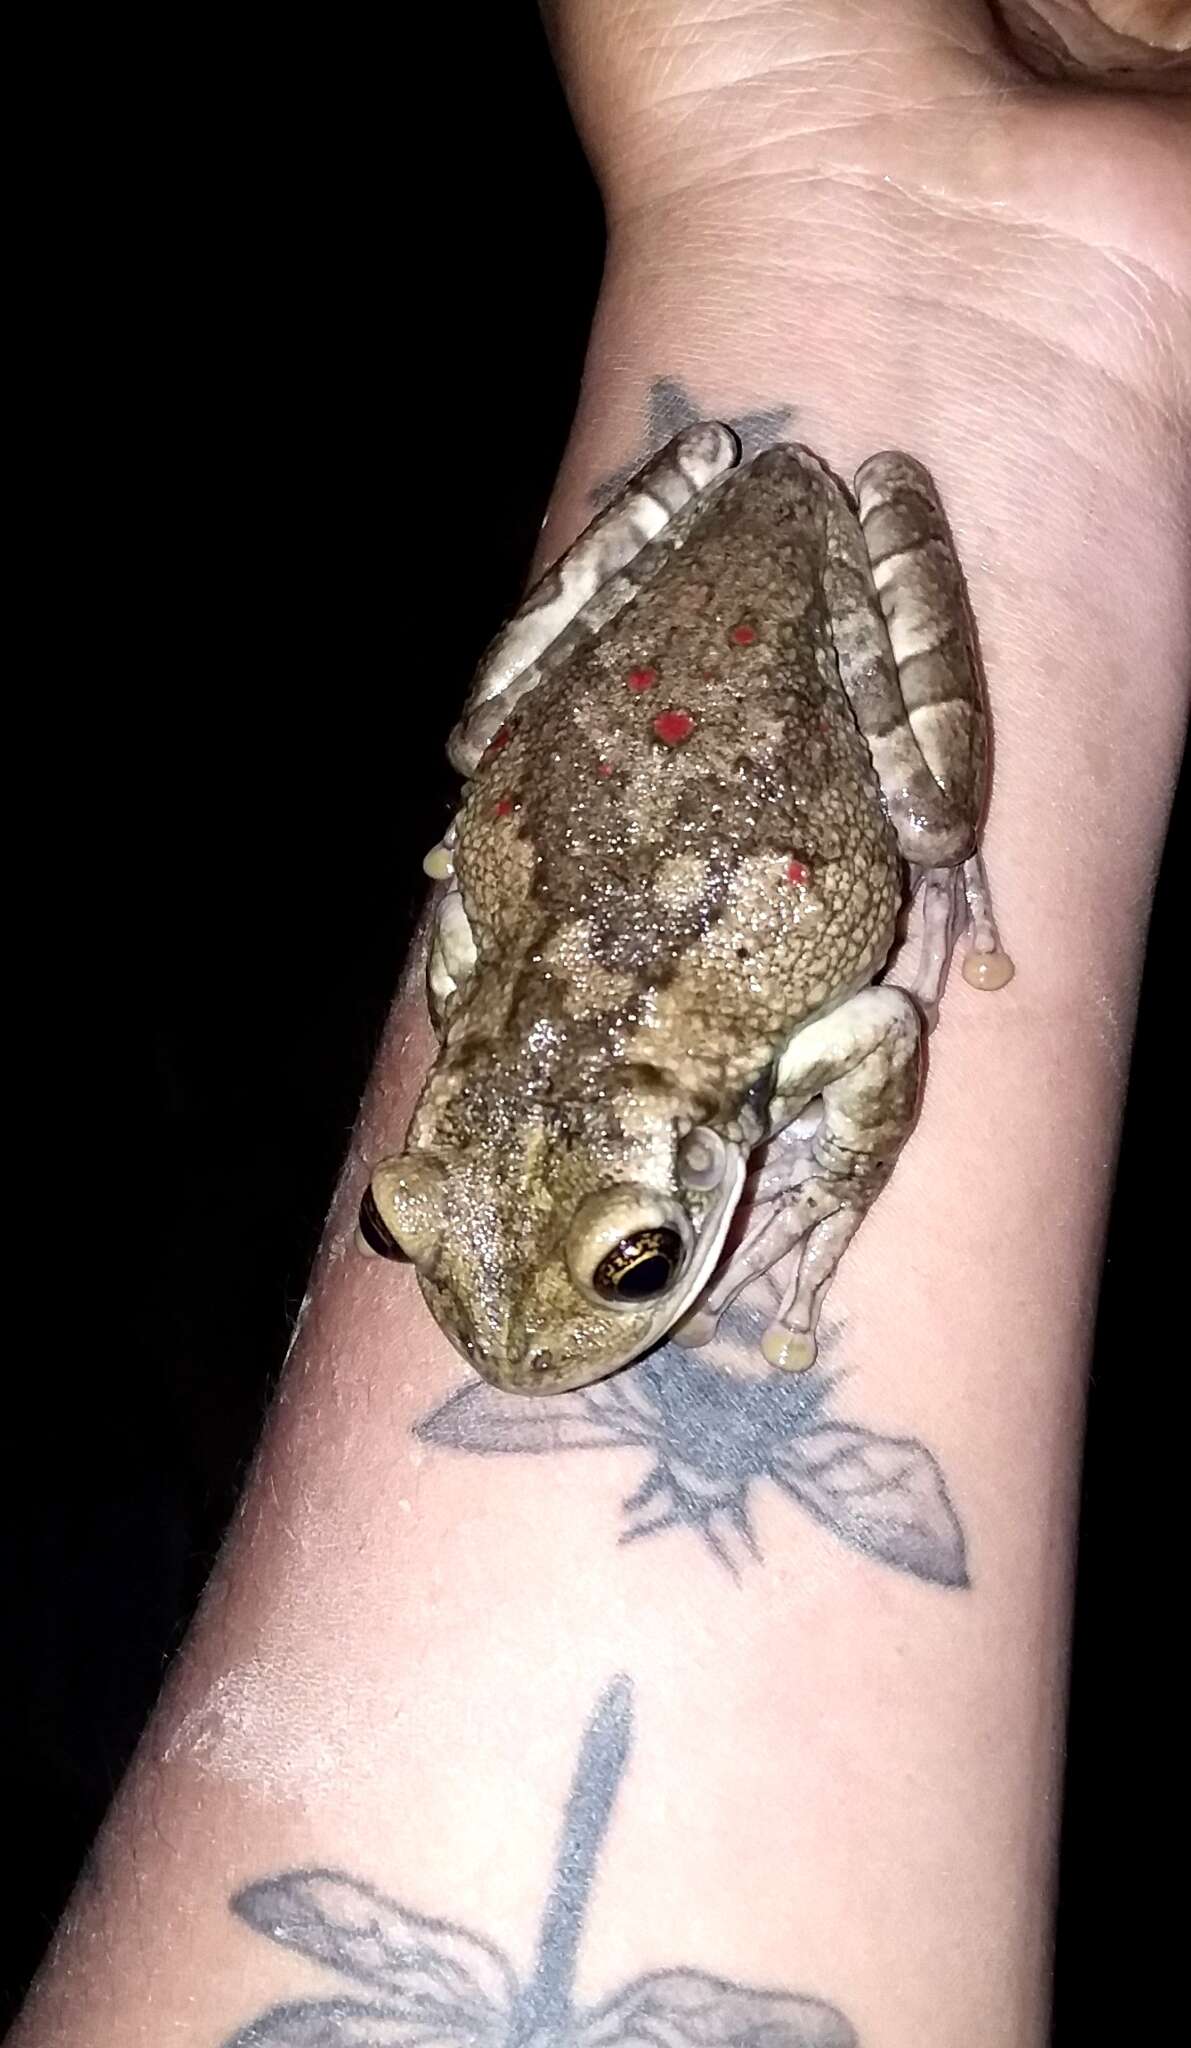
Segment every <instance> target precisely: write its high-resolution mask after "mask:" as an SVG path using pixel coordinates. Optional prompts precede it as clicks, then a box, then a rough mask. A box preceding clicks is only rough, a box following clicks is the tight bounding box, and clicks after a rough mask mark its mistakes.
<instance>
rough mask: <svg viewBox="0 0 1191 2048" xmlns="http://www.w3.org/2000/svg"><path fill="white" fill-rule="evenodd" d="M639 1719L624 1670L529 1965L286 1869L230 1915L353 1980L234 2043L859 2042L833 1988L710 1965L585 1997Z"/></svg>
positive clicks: (577, 1782) (753, 2046)
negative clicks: (601, 1877) (807, 1987)
mask: <svg viewBox="0 0 1191 2048" xmlns="http://www.w3.org/2000/svg"><path fill="white" fill-rule="evenodd" d="M631 1728H632V1688H631V1685H630V1683H629V1681H628V1679H627V1678H618V1679H615V1680H614V1681H613V1683H612V1684H611V1685H610V1686H609V1687H608V1688H607V1690H606V1691H605V1693H604V1695H603V1697H602V1699H601V1700H600V1702H599V1705H598V1706H597V1708H596V1711H595V1713H594V1715H593V1716H592V1719H591V1721H590V1722H589V1723H588V1726H587V1729H586V1732H585V1734H584V1737H583V1742H582V1746H581V1749H580V1752H579V1760H578V1763H577V1765H576V1768H575V1775H574V1779H573V1781H572V1784H571V1790H570V1794H569V1796H568V1799H567V1803H566V1807H565V1810H564V1814H563V1823H562V1830H561V1838H560V1841H559V1847H558V1853H557V1857H556V1860H555V1866H554V1873H553V1877H552V1879H551V1883H550V1888H549V1892H548V1895H547V1900H546V1907H545V1911H544V1913H543V1916H542V1922H541V1926H540V1929H539V1933H538V1939H537V1943H536V1946H535V1953H534V1956H533V1958H532V1961H531V1963H530V1966H529V1968H528V1970H527V1971H526V1972H525V1974H524V1975H523V1976H519V1975H518V1974H517V1972H516V1971H515V1970H514V1968H513V1965H512V1963H511V1962H510V1961H509V1959H508V1957H507V1956H505V1955H504V1953H503V1952H502V1950H501V1949H499V1948H498V1947H497V1946H496V1945H495V1943H494V1942H491V1941H489V1940H487V1939H485V1938H484V1937H483V1936H480V1935H476V1934H472V1933H471V1932H469V1930H468V1929H466V1928H464V1927H459V1926H457V1925H455V1924H454V1923H453V1922H451V1921H449V1920H437V1919H428V1918H426V1917H425V1916H424V1915H423V1914H421V1913H414V1912H411V1911H410V1910H409V1909H408V1907H405V1906H402V1905H400V1904H399V1903H398V1902H397V1900H395V1899H390V1898H386V1897H385V1895H384V1893H382V1892H379V1891H376V1890H374V1889H373V1888H372V1887H371V1886H370V1885H366V1884H361V1883H359V1882H357V1880H356V1879H354V1878H350V1877H347V1876H345V1875H344V1874H343V1873H342V1872H339V1871H332V1870H294V1871H286V1872H284V1873H283V1874H282V1875H281V1876H279V1877H270V1878H265V1879H263V1880H262V1882H260V1883H259V1884H250V1885H248V1886H247V1887H246V1888H245V1889H244V1890H243V1891H242V1892H239V1893H237V1895H236V1897H235V1898H234V1899H233V1900H232V1908H233V1911H234V1912H236V1913H237V1914H238V1915H239V1917H240V1919H241V1920H243V1921H244V1922H245V1923H246V1924H247V1925H248V1926H249V1927H251V1928H253V1929H254V1930H255V1931H256V1932H257V1933H258V1934H263V1935H265V1936H266V1937H267V1939H269V1940H270V1941H275V1942H278V1943H279V1944H280V1945H281V1946H282V1947H284V1948H290V1949H293V1950H295V1951H296V1952H297V1953H298V1954H299V1955H303V1956H306V1957H308V1958H309V1959H310V1960H311V1961H313V1962H316V1963H320V1964H322V1965H323V1966H324V1967H325V1968H327V1969H329V1970H332V1971H334V1972H335V1974H336V1975H337V1976H339V1977H341V1978H343V1979H345V1980H346V1982H347V1983H348V1984H349V1985H350V1986H351V1989H350V1991H347V1992H334V1991H332V1992H330V1993H329V1994H328V1995H327V1996H325V1997H318V1998H305V1999H299V2000H297V2001H295V2002H293V2003H290V2004H286V2005H280V2006H275V2007H274V2008H273V2009H272V2011H270V2012H266V2013H263V2014H262V2015H261V2017H260V2018H259V2019H256V2020H253V2021H251V2022H250V2024H249V2025H248V2026H246V2027H244V2028H242V2029H241V2031H240V2032H239V2033H237V2034H236V2035H234V2036H233V2037H232V2039H231V2040H230V2041H228V2042H227V2043H226V2044H225V2048H430V2044H431V2043H433V2044H435V2048H448V2044H449V2048H456V2044H458V2048H651V2044H652V2048H663V2044H664V2048H762V2044H764V2048H858V2041H857V2036H856V2033H855V2031H854V2029H853V2028H852V2026H851V2025H850V2024H849V2022H848V2021H847V2020H846V2019H845V2018H844V2016H843V2014H842V2013H841V2012H840V2011H838V2009H837V2008H836V2007H835V2006H833V2005H829V2004H827V2003H825V2002H824V2001H823V2000H822V1999H819V1998H812V1997H800V1996H797V1995H796V1994H794V1993H791V1992H788V1991H765V1990H757V1989H754V1988H752V1987H750V1986H748V1985H745V1984H740V1983H736V1982H733V1981H732V1980H730V1979H728V1978H725V1977H712V1976H708V1975H706V1974H705V1973H704V1972H703V1971H701V1970H691V1969H686V1968H682V1967H678V1968H673V1969H667V1970H654V1971H650V1972H649V1973H648V1974H647V1975H645V1976H643V1977H636V1978H634V1979H633V1980H632V1982H630V1983H628V1984H625V1985H622V1986H621V1987H620V1989H618V1990H613V1991H612V1992H610V1994H609V1995H608V1996H607V1997H606V1998H604V1999H603V2000H602V2001H601V2002H600V2003H599V2004H598V2005H595V2006H590V2007H582V2006H580V2005H578V2004H577V2003H576V2001H575V1995H574V1983H575V1969H576V1964H577V1961H578V1957H579V1950H580V1945H581V1943H582V1939H583V1933H584V1927H585V1922H586V1916H587V1908H588V1904H589V1901H590V1898H591V1894H592V1890H593V1887H594V1884H595V1881H596V1877H597V1873H598V1866H599V1859H600V1851H601V1849H602V1846H603V1841H604V1836H605V1834H606V1833H607V1830H608V1824H609V1822H610V1820H611V1818H612V1808H613V1805H614V1803H615V1800H616V1796H617V1793H618V1791H619V1789H620V1783H621V1779H622V1778H623V1776H624V1771H625V1766H626V1764H627V1761H628V1754H629V1743H630V1736H631Z"/></svg>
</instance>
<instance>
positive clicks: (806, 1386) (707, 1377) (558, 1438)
mask: <svg viewBox="0 0 1191 2048" xmlns="http://www.w3.org/2000/svg"><path fill="white" fill-rule="evenodd" d="M772 1315H773V1295H772V1283H771V1282H770V1281H769V1279H768V1277H766V1278H765V1279H763V1280H760V1281H757V1282H755V1283H754V1284H753V1286H752V1287H750V1288H748V1289H746V1291H745V1292H744V1294H742V1295H741V1297H740V1299H739V1300H738V1301H737V1302H736V1303H735V1304H734V1305H733V1307H732V1308H730V1309H729V1310H728V1311H727V1313H726V1314H725V1315H724V1317H723V1319H722V1321H721V1324H720V1329H719V1332H718V1334H717V1336H716V1339H715V1341H714V1343H712V1344H710V1345H708V1346H707V1347H706V1349H704V1350H702V1351H698V1352H692V1351H687V1350H684V1349H683V1348H682V1347H681V1346H680V1345H677V1344H667V1345H664V1346H663V1348H662V1349H661V1350H660V1351H658V1352H655V1353H654V1354H653V1356H652V1357H650V1358H647V1359H645V1360H644V1362H643V1363H641V1364H639V1365H635V1366H632V1367H630V1369H629V1370H628V1371H627V1372H622V1373H618V1374H617V1375H616V1376H615V1377H614V1378H612V1379H609V1380H601V1381H599V1382H598V1383H597V1384H596V1385H595V1386H591V1387H583V1388H580V1390H579V1391H578V1392H577V1393H573V1394H551V1395H550V1396H548V1397H547V1398H544V1399H542V1400H538V1401H535V1400H531V1399H527V1398H526V1396H525V1395H523V1394H505V1393H502V1392H501V1391H500V1390H499V1389H498V1388H496V1387H492V1386H488V1385H486V1384H484V1383H483V1382H477V1381H475V1380H472V1381H469V1383H468V1385H467V1386H466V1387H464V1388H462V1389H461V1390H460V1391H459V1392H458V1393H456V1394H453V1395H452V1396H451V1398H450V1399H449V1400H448V1401H445V1402H444V1403H443V1404H442V1406H441V1407H439V1408H436V1409H435V1410H434V1411H433V1412H432V1413H431V1414H430V1415H428V1416H427V1418H426V1420H425V1421H424V1422H422V1423H421V1424H420V1425H419V1427H418V1435H419V1436H420V1437H422V1438H423V1439H424V1440H425V1441H427V1442H429V1443H433V1444H440V1445H442V1446H444V1447H445V1448H446V1449H448V1450H453V1451H464V1452H471V1453H473V1454H476V1455H479V1456H481V1457H494V1456H501V1455H504V1456H514V1455H516V1454H518V1453H521V1454H526V1453H538V1454H541V1453H543V1452H549V1451H583V1450H606V1449H610V1448H613V1447H616V1446H619V1447H621V1448H627V1449H632V1450H638V1451H641V1452H643V1453H644V1454H645V1455H646V1457H647V1458H648V1460H649V1462H648V1465H647V1467H646V1471H645V1475H644V1477H643V1479H642V1480H641V1482H640V1484H639V1485H638V1486H637V1487H636V1489H635V1491H633V1492H632V1493H630V1494H629V1495H628V1496H627V1497H626V1499H625V1502H624V1516H625V1521H624V1526H623V1528H622V1530H621V1534H620V1541H621V1542H622V1543H635V1542H638V1541H640V1540H641V1539H642V1538H645V1537H651V1536H657V1535H660V1534H661V1533H662V1532H663V1531H665V1530H670V1529H689V1530H692V1531H693V1532H694V1533H695V1534H696V1535H697V1536H699V1537H701V1538H702V1540H703V1542H704V1543H705V1544H706V1545H707V1547H708V1549H709V1550H710V1551H711V1552H712V1553H713V1554H714V1556H715V1557H717V1558H718V1559H719V1561H720V1563H721V1564H722V1565H724V1566H726V1568H727V1569H728V1570H729V1571H731V1572H732V1573H733V1574H734V1575H737V1576H738V1575H739V1573H740V1569H741V1565H742V1563H744V1562H747V1561H748V1560H749V1559H753V1560H759V1559H760V1556H761V1552H760V1549H759V1546H758V1544H757V1539H756V1536H755V1533H754V1530H753V1523H752V1515H751V1506H752V1502H753V1498H754V1496H755V1494H756V1492H757V1490H758V1489H759V1488H762V1487H776V1489H777V1491H778V1493H779V1494H781V1495H782V1496H784V1497H785V1499H787V1500H789V1501H791V1502H793V1503H794V1504H795V1506H797V1507H800V1508H802V1509H803V1510H804V1511H805V1512H806V1513H807V1514H809V1515H811V1516H812V1517H813V1518H814V1520H815V1521H817V1522H818V1523H819V1524H820V1525H821V1526H822V1527H823V1528H826V1529H829V1530H830V1531H831V1533H832V1535H834V1536H837V1537H838V1538H839V1539H840V1541H841V1542H843V1543H847V1544H849V1545H850V1546H851V1547H852V1548H853V1549H855V1550H860V1551H863V1552H864V1553H865V1555H866V1556H867V1557H869V1558H871V1559H872V1560H873V1561H874V1562H875V1563H879V1564H883V1565H891V1566H892V1567H893V1568H894V1570H895V1571H902V1572H908V1573H909V1574H911V1576H913V1577H915V1578H919V1579H926V1580H929V1581H931V1582H932V1583H933V1584H935V1585H939V1586H952V1587H965V1586H967V1584H968V1569H967V1560H966V1556H965V1546H964V1534H963V1530H962V1528H961V1526H960V1523H959V1520H958V1518H957V1516H956V1513H955V1509H954V1508H953V1507H952V1504H951V1500H950V1497H949V1495H948V1492H947V1487H946V1483H945V1481H944V1479H943V1475H942V1473H941V1471H940V1470H939V1467H938V1464H937V1463H936V1461H935V1459H934V1458H933V1457H932V1455H931V1453H930V1452H929V1451H928V1450H927V1448H926V1446H925V1445H924V1444H921V1443H918V1442H916V1441H915V1440H914V1439H913V1438H912V1437H891V1436H880V1435H878V1434H877V1433H876V1432H875V1431H874V1430H871V1429H864V1428H862V1427H861V1426H860V1425H859V1424H857V1423H852V1422H841V1421H839V1420H838V1419H837V1418H836V1417H835V1416H834V1415H833V1414H832V1412H831V1406H830V1402H831V1396H832V1395H833V1393H834V1391H835V1388H836V1386H837V1385H838V1382H839V1377H840V1375H839V1374H838V1373H832V1372H831V1371H830V1370H824V1369H821V1368H816V1369H815V1370H814V1371H812V1372H808V1373H799V1374H780V1373H770V1374H768V1375H767V1376H766V1377H764V1378H761V1379H758V1378H755V1377H747V1378H746V1377H744V1372H745V1371H746V1370H747V1362H748V1361H749V1360H750V1359H753V1358H755V1357H756V1355H757V1346H758V1343H759V1340H760V1336H761V1332H762V1330H763V1329H764V1327H765V1325H766V1323H767V1322H768V1321H769V1320H770V1319H771V1317H772ZM827 1348H828V1347H827V1344H826V1342H825V1333H821V1340H820V1350H821V1352H823V1351H825V1350H826V1349H827Z"/></svg>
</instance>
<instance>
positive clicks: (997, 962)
mask: <svg viewBox="0 0 1191 2048" xmlns="http://www.w3.org/2000/svg"><path fill="white" fill-rule="evenodd" d="M1013 973H1014V968H1013V962H1012V960H1011V959H1010V958H1009V955H1008V953H1003V952H1001V950H1000V948H999V947H994V948H992V949H991V950H990V951H989V952H987V953H980V952H977V951H975V950H973V951H972V952H971V953H968V954H967V955H965V958H964V965H963V977H964V980H965V981H966V982H967V984H968V987H969V988H982V989H985V990H987V991H988V992H989V993H991V992H993V991H994V990H996V989H999V988H1005V987H1006V986H1007V985H1008V983H1009V982H1011V981H1012V980H1013Z"/></svg>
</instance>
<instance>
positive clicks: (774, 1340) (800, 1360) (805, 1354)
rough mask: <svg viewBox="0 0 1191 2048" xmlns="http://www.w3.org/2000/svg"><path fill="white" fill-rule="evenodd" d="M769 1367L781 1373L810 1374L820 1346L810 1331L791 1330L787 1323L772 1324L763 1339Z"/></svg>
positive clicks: (764, 1355) (763, 1351)
mask: <svg viewBox="0 0 1191 2048" xmlns="http://www.w3.org/2000/svg"><path fill="white" fill-rule="evenodd" d="M761 1352H762V1356H763V1357H764V1359H765V1362H766V1364H767V1365H772V1366H776V1368H777V1370H778V1371H779V1372H808V1371H809V1370H810V1367H811V1366H812V1365H813V1364H814V1362H815V1359H816V1357H817V1356H818V1346H817V1345H816V1343H815V1340H814V1337H813V1335H812V1333H811V1332H810V1331H809V1330H791V1329H790V1328H789V1327H788V1326H787V1324H785V1323H770V1325H769V1328H768V1329H767V1330H766V1332H765V1335H764V1336H763V1337H762V1339H761Z"/></svg>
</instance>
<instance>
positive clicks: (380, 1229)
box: [360, 1188, 405, 1259]
mask: <svg viewBox="0 0 1191 2048" xmlns="http://www.w3.org/2000/svg"><path fill="white" fill-rule="evenodd" d="M360 1236H361V1237H362V1238H363V1240H364V1242H365V1244H366V1245H370V1246H371V1248H372V1250H373V1251H374V1252H379V1254H380V1256H381V1258H382V1259H403V1258H404V1257H405V1253H404V1252H403V1251H402V1249H401V1246H400V1245H399V1244H398V1242H397V1240H396V1238H395V1237H394V1235H393V1233H392V1231H391V1230H390V1229H389V1226H388V1224H387V1223H386V1222H385V1219H384V1217H383V1216H382V1215H381V1213H380V1210H379V1209H378V1208H377V1206H376V1196H375V1195H374V1194H373V1192H372V1189H371V1188H369V1189H368V1191H367V1193H366V1194H365V1196H364V1199H363V1201H362V1202H361V1203H360Z"/></svg>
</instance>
